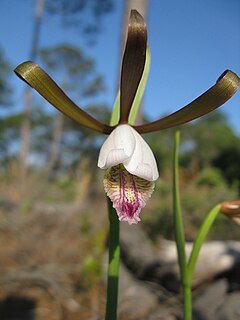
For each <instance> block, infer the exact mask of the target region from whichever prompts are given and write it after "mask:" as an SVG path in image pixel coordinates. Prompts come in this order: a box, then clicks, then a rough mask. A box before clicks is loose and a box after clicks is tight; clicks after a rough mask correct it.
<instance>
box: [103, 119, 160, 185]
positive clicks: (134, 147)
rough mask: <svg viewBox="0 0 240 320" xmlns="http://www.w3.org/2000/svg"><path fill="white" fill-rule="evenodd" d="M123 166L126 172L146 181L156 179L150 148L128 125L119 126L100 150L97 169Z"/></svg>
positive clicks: (157, 175)
mask: <svg viewBox="0 0 240 320" xmlns="http://www.w3.org/2000/svg"><path fill="white" fill-rule="evenodd" d="M121 163H122V164H123V165H124V167H125V168H126V170H127V171H128V172H129V173H131V174H133V175H136V176H138V177H140V178H143V179H146V180H148V181H155V180H157V179H158V177H159V174H158V168H157V164H156V160H155V157H154V155H153V153H152V150H151V148H150V147H149V146H148V144H147V143H146V142H145V141H144V139H143V138H142V137H141V136H140V135H139V133H137V132H136V130H134V129H133V128H132V127H131V126H130V125H128V124H122V125H119V126H118V127H117V128H116V129H114V130H113V132H112V133H111V134H110V135H109V137H108V138H107V139H106V141H105V142H104V144H103V145H102V148H101V150H100V154H99V158H98V167H100V168H101V169H107V168H110V167H113V166H115V165H117V164H121Z"/></svg>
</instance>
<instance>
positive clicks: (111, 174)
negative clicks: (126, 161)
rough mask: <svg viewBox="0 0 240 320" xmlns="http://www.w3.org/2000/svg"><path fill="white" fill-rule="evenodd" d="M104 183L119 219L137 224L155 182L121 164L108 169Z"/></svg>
mask: <svg viewBox="0 0 240 320" xmlns="http://www.w3.org/2000/svg"><path fill="white" fill-rule="evenodd" d="M103 185H104V189H105V192H106V193H107V196H108V197H109V198H110V199H111V201H112V202H113V207H114V208H115V209H116V211H117V214H118V218H119V220H120V221H127V222H128V223H129V224H136V223H138V222H139V221H140V220H141V219H140V217H139V213H140V212H141V210H142V208H143V207H145V205H146V202H147V200H148V199H149V198H150V197H151V195H152V192H153V190H154V185H155V184H154V182H153V181H147V180H145V179H142V178H139V177H137V176H135V175H132V174H131V173H129V172H128V171H127V170H126V169H125V168H124V166H123V165H121V164H120V165H117V166H114V167H112V168H110V169H108V170H107V171H106V174H105V177H104V180H103Z"/></svg>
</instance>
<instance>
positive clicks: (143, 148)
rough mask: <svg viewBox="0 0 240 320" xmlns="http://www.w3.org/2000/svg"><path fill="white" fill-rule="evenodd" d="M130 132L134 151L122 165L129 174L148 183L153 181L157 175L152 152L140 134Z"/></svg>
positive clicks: (134, 131)
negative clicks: (133, 138)
mask: <svg viewBox="0 0 240 320" xmlns="http://www.w3.org/2000/svg"><path fill="white" fill-rule="evenodd" d="M131 130H132V133H133V135H134V137H135V140H136V145H135V150H134V152H133V154H132V156H131V157H130V158H129V159H127V160H126V161H125V162H123V164H124V166H125V168H126V169H127V171H128V172H130V173H131V174H134V175H136V176H138V177H140V178H143V179H146V180H148V181H155V180H157V179H158V177H159V173H158V168H157V164H156V160H155V157H154V155H153V152H152V150H151V148H150V147H149V145H148V144H147V143H146V141H145V140H144V139H143V138H142V137H141V136H140V134H139V133H138V132H137V131H136V130H134V129H133V128H131Z"/></svg>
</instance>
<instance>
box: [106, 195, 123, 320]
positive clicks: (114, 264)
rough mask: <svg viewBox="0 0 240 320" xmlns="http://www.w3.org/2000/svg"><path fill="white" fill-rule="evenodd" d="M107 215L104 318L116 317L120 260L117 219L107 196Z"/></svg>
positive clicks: (111, 319) (111, 318) (108, 319)
mask: <svg viewBox="0 0 240 320" xmlns="http://www.w3.org/2000/svg"><path fill="white" fill-rule="evenodd" d="M107 200H108V216H109V260H108V279H107V303H106V315H105V320H116V319H117V302H118V273H119V261H120V245H119V229H120V228H119V220H118V217H117V214H116V212H115V209H113V207H112V203H111V200H110V199H109V198H108V199H107Z"/></svg>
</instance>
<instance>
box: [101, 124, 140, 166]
mask: <svg viewBox="0 0 240 320" xmlns="http://www.w3.org/2000/svg"><path fill="white" fill-rule="evenodd" d="M135 145H136V141H135V136H134V134H133V131H132V128H131V127H130V126H129V125H127V124H126V125H120V126H118V127H116V129H114V130H113V132H112V133H111V134H110V135H109V137H108V138H107V139H106V141H105V142H104V144H103V145H102V148H101V150H100V153H99V157H98V167H99V168H101V169H107V168H110V167H113V166H115V165H117V164H120V163H124V162H125V161H127V160H128V159H129V158H130V157H131V156H132V154H133V152H134V149H135Z"/></svg>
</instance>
